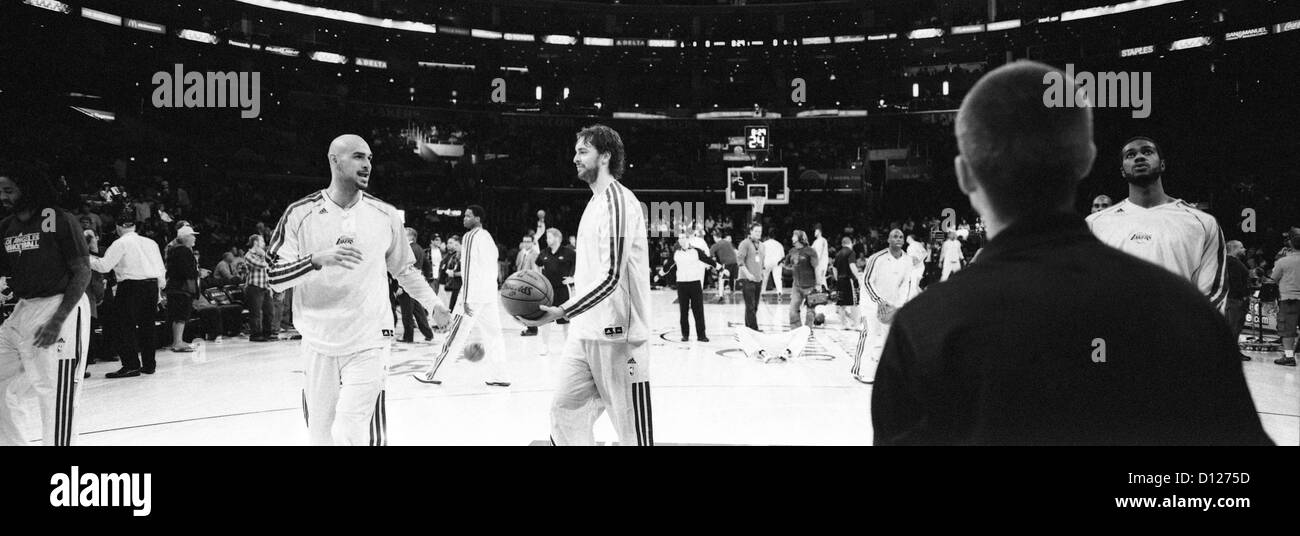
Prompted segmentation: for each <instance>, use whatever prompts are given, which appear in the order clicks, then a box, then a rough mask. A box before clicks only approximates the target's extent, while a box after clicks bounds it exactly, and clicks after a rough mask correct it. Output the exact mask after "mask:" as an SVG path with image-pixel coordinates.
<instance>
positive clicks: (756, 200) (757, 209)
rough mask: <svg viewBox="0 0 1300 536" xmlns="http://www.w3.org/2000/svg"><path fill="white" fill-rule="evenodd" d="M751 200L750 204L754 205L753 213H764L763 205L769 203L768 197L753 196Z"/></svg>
mask: <svg viewBox="0 0 1300 536" xmlns="http://www.w3.org/2000/svg"><path fill="white" fill-rule="evenodd" d="M749 202H750V204H751V205H752V209H753V212H752V214H753V215H755V216H757V215H759V214H762V213H763V206H764V205H766V204H767V198H766V197H753V198H750V200H749Z"/></svg>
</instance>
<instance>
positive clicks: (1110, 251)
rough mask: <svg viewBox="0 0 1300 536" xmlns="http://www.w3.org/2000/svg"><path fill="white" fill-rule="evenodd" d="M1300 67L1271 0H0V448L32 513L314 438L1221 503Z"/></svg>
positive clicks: (1252, 383)
mask: <svg viewBox="0 0 1300 536" xmlns="http://www.w3.org/2000/svg"><path fill="white" fill-rule="evenodd" d="M1297 84H1300V3H1296V2H1293V1H1290V0H1127V1H1125V0H1042V1H1037V0H461V1H432V0H429V1H426V0H131V1H126V0H0V218H2V219H0V232H3V238H4V247H5V250H4V252H3V255H0V292H2V294H0V302H2V304H0V445H4V446H15V447H16V446H53V447H66V446H72V447H77V448H75V449H71V450H66V449H65V450H62V451H60V452H64V453H65V454H60V455H58V456H59V457H58V463H57V464H56V465H55V466H56V467H62V470H61V471H59V472H57V473H56V474H51V472H50V471H45V472H42V473H40V474H39V475H38V477H39V481H38V482H36V484H37V485H36V486H35V487H31V486H28V488H31V489H34V490H35V492H34V496H35V498H36V499H37V501H36V504H37V507H38V508H40V507H42V505H44V504H45V498H46V496H48V498H49V501H48V503H49V504H48V506H44V508H46V512H45V513H47V514H50V515H52V516H55V517H58V516H59V515H61V514H66V513H67V512H69V511H74V510H76V509H77V508H82V507H88V506H89V507H112V508H108V509H106V510H103V511H109V510H113V508H116V510H113V511H119V510H120V511H121V512H122V516H119V517H121V518H122V519H128V518H131V517H148V516H150V515H157V514H158V513H160V512H166V511H167V510H168V508H169V506H168V505H167V504H165V503H163V502H160V503H159V505H158V507H157V508H154V507H153V506H152V505H151V503H150V501H149V500H147V499H145V498H144V497H148V492H144V494H143V495H141V489H143V490H149V489H151V488H150V487H151V486H156V489H157V490H158V491H159V493H158V495H159V496H160V497H161V496H164V494H166V493H172V494H175V493H180V491H178V490H179V488H176V487H172V488H171V490H172V491H170V492H165V491H164V489H167V486H168V485H167V484H162V483H160V482H167V480H166V479H165V478H163V476H161V475H163V474H164V473H166V472H167V471H170V470H171V469H170V468H168V469H163V468H162V466H158V467H157V469H158V470H159V471H160V473H159V475H160V476H159V480H157V481H151V480H150V478H149V473H150V470H151V466H150V463H151V460H153V459H154V458H153V457H154V456H155V455H157V454H159V453H162V452H167V453H170V454H168V456H169V457H170V456H181V457H189V456H197V455H198V453H205V454H204V455H205V456H206V455H207V454H206V453H212V454H216V453H230V452H244V453H245V454H239V455H235V456H234V459H228V460H225V461H223V462H222V463H228V464H232V465H228V466H226V467H228V470H230V471H232V473H231V474H234V475H240V474H241V472H240V469H239V466H238V465H234V464H235V463H238V459H237V458H238V457H239V456H247V457H249V458H255V457H261V456H262V454H256V455H254V454H251V453H248V451H240V450H229V449H224V447H281V448H289V449H292V450H293V451H294V452H295V453H298V452H301V454H300V456H305V457H308V458H306V459H316V458H320V459H327V458H330V457H331V455H330V454H325V453H323V452H322V450H324V449H318V448H317V447H337V446H358V447H364V446H373V447H381V446H392V447H471V448H472V449H470V452H475V451H476V450H482V449H480V447H510V446H520V447H522V446H643V447H649V446H669V447H674V446H714V447H724V448H726V447H742V446H759V447H815V448H817V450H813V451H810V452H800V453H799V454H798V456H799V457H800V458H819V457H827V456H832V457H837V458H839V459H843V460H850V459H852V460H856V461H853V462H851V463H848V466H847V467H846V469H845V471H846V474H847V473H853V474H860V472H861V471H867V473H866V474H870V471H871V469H870V468H871V467H872V466H873V465H875V466H884V465H891V464H890V463H884V462H882V461H880V460H877V461H875V462H873V461H872V459H873V458H874V457H876V456H882V455H883V456H897V457H898V458H893V459H894V460H896V461H899V463H900V464H902V465H909V464H911V463H917V464H925V463H928V462H925V461H924V460H927V459H932V458H935V457H939V458H943V457H948V456H976V457H984V456H988V457H989V458H990V459H991V458H993V457H995V456H998V455H999V454H998V453H999V452H1002V453H1007V452H1019V453H1025V452H1026V451H1024V450H1017V451H1008V450H1000V449H1010V448H1019V447H1034V449H1033V450H1030V451H1027V452H1029V453H1032V454H1030V455H1032V456H1033V457H1034V458H1035V459H1038V457H1042V462H1043V463H1046V464H1051V465H1053V466H1058V465H1059V466H1066V465H1070V462H1069V461H1068V460H1063V459H1059V458H1058V457H1057V455H1055V454H1053V453H1054V452H1062V453H1064V452H1067V450H1064V449H1069V450H1068V451H1069V452H1072V453H1074V454H1071V456H1087V453H1089V452H1098V451H1101V452H1110V453H1112V454H1113V453H1115V452H1116V451H1115V450H1113V449H1114V448H1115V447H1144V448H1143V449H1140V450H1138V452H1141V453H1142V456H1143V457H1144V458H1150V457H1154V456H1153V455H1156V454H1158V453H1160V452H1168V453H1170V454H1171V455H1177V454H1178V453H1182V456H1186V458H1187V459H1189V460H1192V459H1195V458H1196V457H1197V456H1212V457H1214V458H1215V459H1216V460H1217V461H1216V463H1213V464H1211V463H1202V464H1199V465H1197V464H1195V463H1188V464H1185V466H1183V465H1178V464H1174V465H1169V466H1166V465H1160V466H1158V467H1157V466H1147V465H1143V464H1141V463H1134V464H1130V465H1122V466H1120V465H1115V466H1111V465H1106V468H1105V469H1104V470H1100V472H1096V473H1094V480H1096V482H1092V483H1091V485H1097V486H1101V487H1100V488H1099V489H1105V490H1106V491H1105V492H1102V491H1098V492H1096V493H1094V494H1093V495H1095V497H1092V499H1093V501H1094V503H1093V504H1087V505H1083V504H1081V505H1077V507H1078V508H1079V509H1080V510H1079V511H1101V512H1111V513H1114V512H1119V511H1125V510H1136V511H1141V510H1144V509H1145V510H1147V511H1154V510H1158V509H1161V508H1163V509H1166V510H1168V509H1181V510H1185V511H1188V512H1193V511H1208V510H1215V509H1219V510H1231V509H1238V510H1245V511H1249V510H1250V509H1251V508H1252V501H1255V505H1254V507H1255V508H1258V507H1261V506H1265V505H1269V504H1272V502H1276V501H1279V500H1281V499H1282V497H1280V496H1273V495H1271V494H1266V493H1264V492H1262V491H1260V490H1261V489H1263V488H1262V487H1259V486H1265V485H1272V484H1271V483H1270V482H1271V481H1270V476H1269V475H1266V474H1264V473H1261V472H1255V473H1251V472H1250V471H1249V468H1246V467H1245V466H1241V467H1236V468H1234V466H1233V465H1232V463H1231V462H1232V460H1234V459H1240V458H1239V457H1240V456H1242V455H1243V454H1244V456H1245V457H1248V458H1249V459H1254V460H1257V461H1258V460H1270V459H1279V458H1284V455H1283V454H1280V453H1275V452H1274V451H1272V450H1267V451H1265V450H1258V449H1241V447H1265V446H1291V447H1295V446H1300V376H1298V375H1297V372H1296V340H1297V325H1298V324H1300V106H1297V103H1296V96H1295V95H1296V88H1297ZM1206 446H1209V447H1215V448H1213V449H1208V450H1190V449H1189V448H1190V447H1206ZM161 447H166V448H167V450H165V451H164V450H158V448H161ZM213 447H217V448H216V449H214V448H213ZM890 447H895V448H890ZM934 447H938V448H937V449H936V448H934ZM975 447H997V448H994V449H980V448H975ZM1146 447H1154V449H1152V448H1146ZM845 448H851V449H852V450H844V449H845ZM1054 449H1063V450H1054ZM1075 449H1078V450H1075ZM440 450H441V449H440ZM446 450H447V451H450V450H451V449H446ZM678 450H679V451H680V449H678ZM539 451H540V452H563V450H561V451H554V450H552V451H544V450H540V449H537V450H533V451H529V452H539ZM753 451H754V449H746V450H744V452H753ZM758 451H759V454H757V455H756V456H758V457H765V456H768V455H767V454H763V452H771V453H779V452H788V451H785V450H783V449H759V450H758ZM0 452H5V453H8V454H10V456H9V458H10V459H12V460H22V459H23V458H24V456H23V455H16V454H15V453H14V451H13V450H0ZM28 452H30V451H28ZM97 452H103V453H107V452H112V453H113V454H112V457H113V458H133V459H134V461H133V462H132V463H131V464H129V465H124V466H121V467H117V466H114V465H113V464H112V463H110V462H111V459H109V457H108V456H107V455H99V454H96V453H97ZM190 452H193V453H195V454H187V453H190ZM253 452H262V451H253ZM274 452H281V450H275V451H274ZM326 452H329V451H326ZM332 452H336V453H337V452H339V451H337V450H335V451H332ZM369 452H375V451H369ZM398 452H406V453H407V454H404V455H401V456H400V457H401V458H406V459H408V461H409V462H410V463H412V464H414V465H419V464H421V463H423V462H420V461H418V460H420V459H423V458H426V457H429V456H439V454H437V452H439V451H438V450H435V451H432V452H433V453H434V454H431V455H426V454H412V453H410V451H400V450H399V451H398ZM418 452H422V451H418ZM507 452H519V451H507ZM610 452H625V453H626V452H632V451H610ZM640 452H660V451H659V450H655V451H640ZM691 452H696V453H703V452H716V449H712V450H711V449H692V450H688V451H687V453H686V454H674V455H673V459H674V460H676V461H682V460H687V461H689V460H692V459H694V458H695V457H696V456H697V455H692V454H691ZM724 452H729V453H734V452H737V450H735V449H726V450H724ZM1290 452H1293V451H1290ZM132 453H140V454H139V456H138V457H137V456H136V455H134V454H132ZM144 453H150V454H147V455H145V454H144ZM524 455H525V454H522V453H520V454H516V455H514V456H524ZM496 456H501V454H499V453H498V452H492V453H491V454H489V455H487V457H488V458H489V459H491V458H492V457H496ZM505 456H506V457H510V456H511V455H510V454H505ZM528 456H538V458H535V459H539V460H542V459H546V458H549V457H548V456H545V455H541V456H539V455H536V454H530V455H528ZM561 456H563V455H561ZM604 456H605V457H608V458H609V459H610V461H609V462H603V461H602V462H600V463H602V464H604V463H609V464H629V463H635V464H641V463H645V462H643V461H632V460H633V458H629V457H628V456H627V455H626V454H624V455H621V456H620V455H618V454H613V455H604ZM652 456H653V455H652ZM698 456H708V457H710V459H712V457H713V456H717V455H714V454H699V455H698ZM727 456H729V455H728V454H723V455H722V457H723V458H725V457H727ZM1017 456H1019V454H1017ZM221 457H223V458H226V457H228V455H226V454H222V455H221ZM369 457H373V455H371V456H369ZM914 457H915V458H914ZM565 459H569V458H568V457H567V456H566V457H565ZM636 459H637V460H644V459H645V455H640V456H637V457H636ZM701 459H703V458H701ZM881 459H883V458H881ZM913 459H915V460H916V461H915V462H912V461H907V462H902V461H901V460H913ZM972 459H979V458H972ZM47 461H48V460H47ZM445 463H446V462H445V461H444V462H440V464H445ZM548 463H549V462H548ZM555 463H569V462H562V461H560V459H558V458H557V459H556V461H555ZM673 463H674V464H675V463H676V462H673ZM695 463H703V462H701V461H700V459H695ZM764 463H766V462H764ZM776 463H779V464H782V465H787V464H794V463H796V462H794V461H793V460H790V459H786V460H785V461H781V462H776ZM972 463H975V462H972ZM989 463H993V462H989ZM1107 463H1108V462H1107ZM1281 463H1287V462H1284V461H1283V462H1281ZM705 465H707V463H706V464H705ZM349 467H352V465H351V464H350V463H349V462H343V465H342V468H343V469H345V470H346V469H347V468H349ZM357 467H360V466H357ZM1251 467H1258V466H1251ZM1019 470H1026V469H1019ZM1076 470H1077V469H1076ZM135 471H138V473H137V472H135ZM263 471H270V469H262V468H260V466H251V467H250V468H247V469H245V473H243V474H244V476H247V477H249V478H255V477H256V476H257V475H260V474H262V473H263ZM597 474H599V473H597ZM1292 474H1294V473H1292ZM115 475H116V476H115ZM1275 478H1276V475H1274V479H1275ZM46 479H48V482H46ZM394 480H400V479H397V478H396V476H394ZM381 481H386V480H381ZM151 482H152V483H151ZM195 482H196V481H185V482H182V483H176V482H174V481H173V483H172V484H170V485H171V486H178V485H184V486H194V485H198V484H196V483H195ZM1290 482H1292V483H1294V480H1291V481H1290ZM47 484H48V485H47ZM117 484H121V485H122V489H121V490H120V491H122V493H121V494H120V495H121V496H120V497H119V493H118V491H119V490H118V489H117V488H115V487H112V486H116V485H117ZM1047 485H1048V487H1049V488H1051V487H1052V486H1056V487H1059V488H1063V487H1068V484H1066V483H1064V482H1056V483H1051V484H1047ZM1081 485H1082V486H1086V485H1090V484H1089V483H1086V482H1085V483H1083V484H1081ZM1243 486H1244V487H1243ZM1250 486H1256V487H1254V488H1251V487H1250ZM20 487H21V486H20ZM110 488H111V489H110ZM132 490H134V492H133V491H132ZM1111 490H1131V491H1132V493H1131V495H1132V497H1123V496H1121V495H1122V493H1120V492H1118V491H1116V492H1115V493H1112V492H1111ZM1171 490H1172V491H1173V493H1172V494H1171V493H1169V492H1170V491H1171ZM110 491H112V493H109V492H110ZM305 491H306V493H308V495H307V497H308V499H304V500H310V497H311V495H310V494H312V493H322V494H324V493H327V492H326V491H324V490H320V489H307V490H305ZM8 492H12V493H18V494H21V495H24V496H25V497H27V498H26V499H24V500H28V499H31V497H30V496H33V493H29V492H28V491H24V490H22V489H19V488H15V489H14V490H9V491H8ZM88 492H89V494H88ZM110 498H111V499H112V501H110ZM119 499H120V501H119ZM110 502H113V504H110ZM119 502H120V504H118V503H119ZM1270 507H1271V506H1270ZM1066 508H1067V509H1069V508H1072V507H1070V506H1066ZM97 511H98V510H97ZM171 511H172V512H173V513H174V512H176V511H177V510H171ZM128 512H129V513H128Z"/></svg>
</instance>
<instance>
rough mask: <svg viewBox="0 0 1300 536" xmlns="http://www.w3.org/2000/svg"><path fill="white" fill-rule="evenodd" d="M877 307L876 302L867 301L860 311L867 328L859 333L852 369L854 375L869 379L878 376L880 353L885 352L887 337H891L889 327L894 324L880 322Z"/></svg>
mask: <svg viewBox="0 0 1300 536" xmlns="http://www.w3.org/2000/svg"><path fill="white" fill-rule="evenodd" d="M867 304H870V305H871V307H870V310H867V306H866V305H867ZM877 307H878V306H877V305H876V303H875V302H866V303H864V304H863V307H862V311H860V313H861V314H862V316H863V317H864V318H865V319H866V323H867V329H866V330H864V331H862V332H861V333H860V334H859V335H858V345H857V351H856V352H855V353H854V355H853V368H852V369H851V372H852V373H853V375H854V376H860V377H862V378H866V379H868V380H870V379H873V378H875V377H876V366H877V365H879V364H880V354H882V353H884V352H885V339H886V338H888V337H889V327H890V326H891V325H893V324H881V323H880V318H879V317H878V316H877ZM864 357H865V359H864ZM863 361H866V365H867V368H866V369H865V373H864V370H863V368H862V364H863Z"/></svg>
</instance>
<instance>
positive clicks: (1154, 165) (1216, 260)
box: [1087, 136, 1228, 313]
mask: <svg viewBox="0 0 1300 536" xmlns="http://www.w3.org/2000/svg"><path fill="white" fill-rule="evenodd" d="M1121 155H1122V157H1123V162H1122V164H1121V165H1120V172H1121V173H1123V175H1124V179H1125V180H1127V181H1128V198H1127V199H1125V200H1123V201H1120V202H1119V203H1118V204H1115V205H1114V206H1112V207H1110V208H1108V209H1105V210H1102V211H1101V212H1096V213H1094V214H1091V215H1089V216H1088V218H1087V221H1088V226H1089V227H1091V228H1092V232H1093V234H1095V235H1097V238H1098V239H1100V240H1101V241H1102V242H1103V243H1105V244H1107V245H1109V246H1111V247H1114V248H1117V249H1119V250H1120V251H1123V252H1125V253H1128V254H1130V255H1133V256H1135V257H1138V258H1140V259H1143V260H1147V261H1150V262H1153V263H1155V264H1158V265H1160V266H1163V267H1164V268H1165V269H1167V270H1169V271H1171V272H1174V273H1175V274H1178V275H1181V276H1183V277H1185V278H1187V279H1188V280H1189V281H1191V282H1192V284H1194V285H1196V286H1197V288H1199V289H1200V290H1201V292H1202V293H1203V294H1205V295H1206V297H1207V298H1208V299H1209V300H1210V304H1211V305H1213V306H1214V307H1215V308H1216V309H1218V310H1219V312H1220V313H1224V311H1225V306H1226V304H1227V296H1228V288H1227V287H1228V285H1227V282H1226V278H1227V262H1226V260H1227V259H1226V256H1227V249H1226V246H1225V244H1224V241H1223V231H1221V230H1220V229H1219V224H1218V222H1216V221H1215V220H1214V216H1211V215H1209V214H1206V213H1204V212H1201V211H1200V210H1197V209H1196V208H1194V207H1192V206H1191V205H1190V204H1188V203H1187V202H1186V201H1183V200H1181V199H1174V198H1173V197H1170V196H1169V195H1167V194H1165V187H1164V183H1163V180H1162V175H1163V174H1164V171H1165V160H1164V157H1163V155H1162V154H1161V153H1160V146H1159V145H1157V144H1156V142H1155V140H1152V139H1151V138H1147V137H1145V136H1138V137H1135V138H1133V139H1130V140H1129V141H1128V142H1127V143H1125V144H1124V150H1123V151H1122V152H1121Z"/></svg>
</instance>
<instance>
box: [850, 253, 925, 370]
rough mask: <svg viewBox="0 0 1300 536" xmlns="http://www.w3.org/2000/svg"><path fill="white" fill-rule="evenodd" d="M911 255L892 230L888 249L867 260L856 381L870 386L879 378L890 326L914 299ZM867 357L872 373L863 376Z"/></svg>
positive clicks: (863, 285) (855, 355) (855, 361)
mask: <svg viewBox="0 0 1300 536" xmlns="http://www.w3.org/2000/svg"><path fill="white" fill-rule="evenodd" d="M912 262H913V259H912V257H911V256H909V255H907V254H906V253H904V252H903V231H902V230H900V229H893V230H891V231H889V247H888V248H885V249H882V250H880V251H877V252H876V253H874V254H872V255H871V257H868V258H867V267H866V269H865V270H864V271H865V273H864V275H863V278H862V302H861V304H860V305H859V307H860V308H861V310H860V311H859V312H858V314H859V315H860V316H861V318H862V322H863V323H864V324H866V329H864V330H863V331H862V333H861V334H860V335H859V337H858V348H857V352H855V353H854V355H853V368H852V369H851V370H850V372H852V374H853V379H855V380H858V381H860V382H862V383H871V382H872V381H873V378H875V377H876V365H877V364H878V363H880V354H881V352H883V351H884V349H885V339H886V337H888V336H889V326H890V325H892V324H893V317H894V313H895V312H896V311H898V310H899V309H900V308H902V307H903V304H904V303H907V300H908V299H909V298H911V297H912ZM864 356H865V357H866V358H867V364H868V365H869V367H870V371H869V372H868V373H866V374H863V373H862V358H863V357H864Z"/></svg>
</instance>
